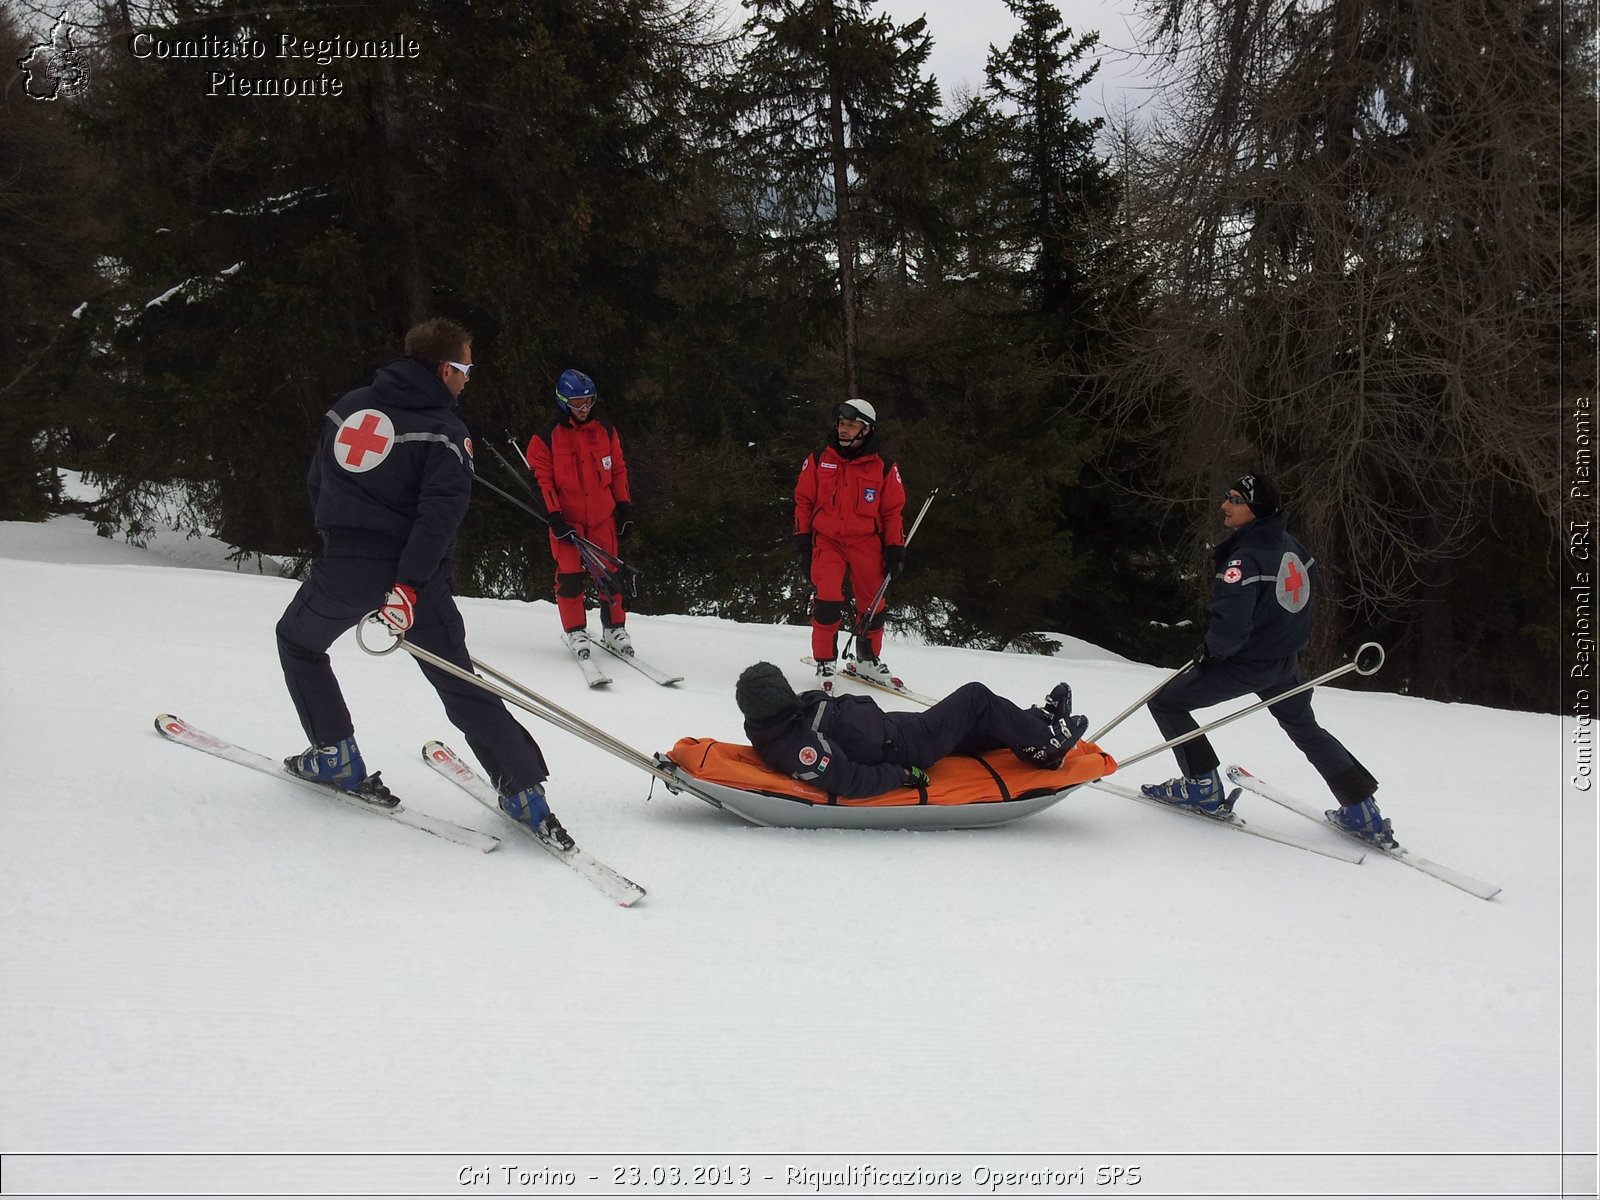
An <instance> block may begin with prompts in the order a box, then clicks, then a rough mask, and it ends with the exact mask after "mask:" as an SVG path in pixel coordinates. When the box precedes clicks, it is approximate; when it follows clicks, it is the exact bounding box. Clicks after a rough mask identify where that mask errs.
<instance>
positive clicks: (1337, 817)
mask: <svg viewBox="0 0 1600 1200" xmlns="http://www.w3.org/2000/svg"><path fill="white" fill-rule="evenodd" d="M1323 816H1325V817H1327V818H1328V823H1329V824H1330V825H1337V826H1338V827H1339V828H1340V829H1342V830H1344V831H1345V832H1346V833H1353V834H1355V835H1356V836H1357V837H1358V838H1360V839H1361V840H1362V841H1364V842H1371V843H1372V844H1373V845H1375V846H1387V847H1391V848H1392V847H1395V846H1398V845H1399V844H1400V843H1399V842H1397V841H1395V840H1394V828H1393V826H1391V825H1390V824H1389V819H1388V818H1387V817H1385V816H1384V815H1383V814H1382V813H1381V812H1379V811H1378V802H1377V800H1375V799H1374V798H1373V797H1371V796H1368V797H1367V798H1366V799H1365V800H1363V801H1362V802H1361V803H1360V804H1344V805H1341V806H1340V807H1338V808H1330V809H1328V811H1327V812H1325V813H1324V814H1323Z"/></svg>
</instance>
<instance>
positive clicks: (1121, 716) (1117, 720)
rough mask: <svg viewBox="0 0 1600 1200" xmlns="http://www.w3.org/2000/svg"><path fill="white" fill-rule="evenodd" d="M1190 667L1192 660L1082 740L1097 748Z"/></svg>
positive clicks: (1192, 664)
mask: <svg viewBox="0 0 1600 1200" xmlns="http://www.w3.org/2000/svg"><path fill="white" fill-rule="evenodd" d="M1192 666H1194V659H1192V658H1191V659H1190V660H1189V661H1188V662H1186V663H1184V664H1183V666H1181V667H1179V668H1178V669H1177V670H1176V671H1174V672H1173V673H1172V674H1171V675H1168V676H1167V677H1166V678H1165V679H1163V680H1162V681H1161V682H1160V683H1158V684H1156V685H1155V687H1153V688H1151V689H1150V690H1149V691H1148V692H1146V693H1145V694H1144V695H1142V696H1140V697H1139V698H1138V699H1137V700H1135V701H1134V702H1133V703H1132V704H1130V705H1128V707H1127V708H1125V709H1123V710H1122V711H1121V712H1119V713H1118V714H1117V715H1116V716H1114V717H1112V718H1111V720H1110V721H1109V722H1108V723H1107V724H1105V725H1103V726H1101V727H1100V728H1099V729H1098V730H1096V731H1095V732H1094V733H1093V734H1091V735H1090V736H1089V737H1086V738H1084V739H1083V740H1084V741H1086V742H1093V743H1094V744H1095V745H1096V746H1098V745H1099V744H1100V739H1101V738H1103V737H1105V735H1106V734H1108V733H1110V732H1111V731H1112V730H1113V729H1115V728H1116V727H1117V726H1118V725H1121V724H1122V723H1123V722H1124V721H1126V720H1127V719H1128V718H1129V717H1131V716H1132V715H1133V714H1134V713H1135V712H1137V711H1138V710H1139V709H1141V708H1143V707H1144V706H1145V705H1146V704H1148V703H1150V699H1151V697H1153V696H1154V695H1155V694H1156V693H1157V692H1159V691H1160V690H1161V689H1162V688H1164V687H1166V686H1167V684H1169V683H1171V682H1172V681H1173V680H1174V679H1176V678H1177V677H1178V676H1179V675H1182V674H1183V673H1184V672H1185V671H1187V670H1188V669H1189V668H1190V667H1192Z"/></svg>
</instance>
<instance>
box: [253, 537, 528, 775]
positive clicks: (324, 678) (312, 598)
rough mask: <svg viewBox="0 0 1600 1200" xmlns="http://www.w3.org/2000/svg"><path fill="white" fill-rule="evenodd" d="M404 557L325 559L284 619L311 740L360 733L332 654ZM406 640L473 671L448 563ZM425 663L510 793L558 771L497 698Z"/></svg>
mask: <svg viewBox="0 0 1600 1200" xmlns="http://www.w3.org/2000/svg"><path fill="white" fill-rule="evenodd" d="M397 562H398V560H397V559H396V558H395V557H393V556H386V557H381V558H362V557H355V556H346V555H328V556H326V557H323V558H320V559H318V560H317V562H316V565H315V566H313V567H312V569H311V576H310V578H308V579H307V580H306V581H305V582H304V583H303V584H301V585H300V590H299V591H298V592H297V593H295V597H294V599H293V600H292V601H290V602H289V607H288V608H287V609H285V610H284V614H283V616H282V617H281V618H280V619H279V621H278V628H277V634H278V660H279V661H280V662H281V663H282V664H283V678H284V682H285V683H287V684H288V685H289V696H290V698H291V699H292V700H293V701H294V707H295V711H296V712H297V713H298V714H299V715H300V725H301V727H302V728H303V729H304V730H305V731H306V737H307V738H309V739H310V741H311V744H312V745H313V746H328V745H332V744H333V743H334V742H336V741H338V740H339V739H340V738H345V737H349V736H351V735H352V734H353V733H354V732H355V726H354V723H353V722H352V721H351V719H350V709H349V708H348V707H347V706H346V705H345V701H344V694H343V693H342V692H341V691H340V690H339V681H338V680H337V679H336V678H335V677H334V674H333V666H332V664H331V663H330V662H329V660H328V653H327V651H328V647H329V646H331V645H333V643H334V642H335V641H337V640H338V638H339V637H340V636H342V635H343V634H344V633H345V632H346V631H347V630H349V629H352V628H354V627H355V625H356V623H357V622H359V621H360V620H361V619H362V618H363V617H365V616H366V615H367V614H368V613H370V612H372V611H373V610H374V609H376V608H378V607H379V606H380V605H381V604H382V603H383V598H384V596H385V595H386V594H387V593H388V591H389V589H390V588H391V587H393V586H394V580H395V570H396V566H397ZM381 636H384V637H387V636H388V635H387V634H383V635H381ZM406 640H407V641H409V642H410V643H411V644H412V645H414V646H418V647H420V648H421V649H423V650H427V651H430V652H432V653H434V654H437V655H438V656H439V657H440V658H443V659H445V660H447V661H448V662H452V663H454V664H455V665H456V666H458V667H461V668H462V669H463V670H467V671H470V670H472V662H471V656H470V655H469V654H468V653H467V638H466V627H465V625H464V623H463V622H462V620H461V613H460V611H459V610H458V609H457V608H456V602H455V597H453V596H452V595H451V594H450V566H449V564H448V563H446V564H445V565H444V566H443V567H441V568H440V570H439V571H438V572H437V573H436V574H435V575H434V577H433V578H432V579H430V580H428V582H427V583H425V584H423V586H422V587H420V588H419V589H417V605H416V623H415V624H414V625H412V627H411V629H410V631H409V632H408V633H407V634H406ZM417 665H418V666H420V667H421V668H422V674H423V675H424V676H425V677H426V678H427V680H428V682H429V683H430V684H432V685H433V690H434V691H436V692H438V693H439V699H440V700H441V701H442V702H443V703H444V711H445V715H446V716H448V717H449V718H450V723H451V724H452V725H454V726H455V727H456V728H457V729H459V730H460V731H461V732H462V734H463V735H464V736H465V737H466V739H467V745H468V746H470V747H471V748H472V752H473V754H475V755H477V757H478V761H479V762H481V763H482V764H483V766H484V768H485V770H486V771H487V772H488V777H489V779H490V781H491V782H492V783H493V784H494V785H495V787H496V789H498V790H499V791H500V793H501V794H502V795H504V794H506V793H509V792H515V791H520V790H521V789H523V788H525V787H532V786H533V785H535V784H539V783H543V782H544V781H545V779H546V778H547V777H548V776H549V774H550V772H549V769H548V768H547V767H546V766H545V761H544V755H543V753H541V751H540V750H539V745H538V743H537V742H535V741H534V740H533V736H532V735H531V734H530V733H529V732H528V731H527V730H526V729H524V728H523V727H522V726H521V724H519V723H518V722H517V720H516V719H515V718H514V717H512V715H511V713H510V712H509V711H508V710H507V708H506V706H505V705H504V704H503V703H501V701H500V699H499V698H498V697H496V696H493V695H490V694H489V693H488V692H486V691H484V690H483V689H481V688H479V687H476V686H474V685H473V684H470V683H468V682H467V681H466V680H464V679H457V678H456V677H455V676H454V675H451V674H449V673H448V672H446V671H441V670H440V669H439V668H438V667H435V666H433V665H431V664H428V663H424V662H421V661H418V663H417Z"/></svg>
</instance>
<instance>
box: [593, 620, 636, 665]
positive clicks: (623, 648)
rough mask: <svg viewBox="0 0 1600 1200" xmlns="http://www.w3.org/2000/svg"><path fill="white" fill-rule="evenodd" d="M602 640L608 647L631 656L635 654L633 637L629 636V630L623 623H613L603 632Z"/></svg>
mask: <svg viewBox="0 0 1600 1200" xmlns="http://www.w3.org/2000/svg"><path fill="white" fill-rule="evenodd" d="M600 640H601V642H603V643H604V644H605V646H606V648H607V649H610V650H613V651H615V652H616V653H618V654H623V655H627V656H629V657H632V655H633V639H632V638H631V637H629V636H628V631H627V630H626V629H625V628H623V627H622V626H621V625H613V626H611V628H609V629H607V630H605V631H604V632H603V633H601V635H600Z"/></svg>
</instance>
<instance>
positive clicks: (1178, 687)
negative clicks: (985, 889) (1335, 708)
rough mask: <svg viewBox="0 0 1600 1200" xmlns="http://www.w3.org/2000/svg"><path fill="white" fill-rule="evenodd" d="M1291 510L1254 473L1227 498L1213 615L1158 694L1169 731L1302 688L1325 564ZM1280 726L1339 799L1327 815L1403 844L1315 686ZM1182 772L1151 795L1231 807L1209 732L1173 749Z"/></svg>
mask: <svg viewBox="0 0 1600 1200" xmlns="http://www.w3.org/2000/svg"><path fill="white" fill-rule="evenodd" d="M1288 520H1289V514H1288V511H1287V510H1285V509H1284V508H1283V507H1282V496H1281V494H1280V493H1279V491H1278V488H1277V485H1276V484H1274V483H1273V482H1272V480H1270V479H1268V478H1266V477H1265V476H1264V475H1245V476H1243V477H1242V478H1240V479H1239V480H1238V481H1237V482H1235V483H1234V484H1233V486H1232V487H1230V488H1229V489H1228V491H1227V494H1226V495H1224V496H1223V497H1222V523H1223V524H1224V525H1225V526H1227V528H1228V529H1230V530H1232V532H1231V533H1230V534H1229V535H1228V537H1226V538H1224V539H1223V541H1222V542H1221V543H1220V544H1219V545H1218V546H1217V548H1216V550H1215V551H1214V552H1213V557H1214V559H1215V563H1216V573H1215V574H1214V575H1213V577H1212V580H1211V601H1210V604H1209V613H1210V620H1209V623H1208V624H1207V626H1206V638H1205V641H1204V642H1202V643H1201V644H1200V646H1199V648H1198V649H1197V650H1196V651H1195V661H1194V664H1193V665H1192V666H1191V667H1190V668H1189V669H1188V670H1186V671H1184V672H1183V673H1182V674H1181V675H1179V676H1178V677H1177V678H1175V679H1174V680H1173V681H1172V682H1171V683H1169V684H1167V686H1166V687H1164V688H1162V689H1161V690H1160V691H1159V692H1157V693H1156V694H1155V696H1154V697H1153V698H1152V699H1151V701H1150V715H1151V716H1152V717H1153V718H1155V723H1156V727H1157V728H1158V729H1160V730H1161V736H1162V737H1163V738H1164V739H1166V738H1175V737H1180V736H1182V735H1183V734H1185V733H1189V732H1191V731H1193V730H1195V729H1197V728H1199V726H1198V724H1197V723H1196V722H1195V719H1194V717H1193V716H1192V715H1191V714H1192V712H1193V710H1194V709H1197V708H1206V707H1209V706H1210V705H1213V704H1220V703H1222V702H1223V701H1225V700H1232V699H1235V698H1237V697H1239V696H1243V695H1246V694H1248V693H1250V692H1254V693H1255V694H1256V695H1257V696H1259V697H1260V698H1261V699H1263V700H1269V699H1271V698H1272V697H1273V696H1276V695H1279V694H1281V693H1283V692H1287V691H1292V690H1293V689H1294V688H1296V687H1298V686H1299V685H1300V651H1301V650H1303V649H1305V646H1306V643H1307V642H1308V641H1310V639H1311V600H1312V595H1313V592H1314V581H1315V578H1316V575H1315V567H1316V561H1315V560H1314V559H1313V558H1312V557H1311V556H1310V554H1308V553H1307V551H1306V548H1305V547H1304V546H1302V545H1301V544H1300V543H1299V542H1298V541H1296V540H1295V539H1294V538H1293V537H1291V536H1290V535H1289V532H1288V529H1287V524H1288ZM1267 711H1268V712H1270V713H1271V714H1272V715H1273V716H1275V717H1276V718H1278V724H1279V725H1281V726H1282V727H1283V731H1284V732H1285V733H1287V734H1288V735H1289V740H1290V741H1292V742H1293V743H1294V744H1295V745H1296V746H1297V747H1299V749H1300V750H1301V752H1302V753H1304V754H1305V756H1306V758H1308V759H1309V760H1310V761H1311V765H1312V766H1313V767H1315V768H1316V770H1317V773H1318V774H1320V775H1321V776H1322V777H1323V779H1325V780H1326V781H1327V784H1328V787H1329V789H1330V790H1331V791H1332V792H1333V794H1334V796H1335V797H1336V798H1337V799H1338V801H1339V807H1338V808H1336V809H1330V810H1329V811H1328V819H1329V820H1330V821H1332V822H1334V823H1335V824H1337V825H1339V826H1340V827H1341V828H1343V829H1345V830H1347V831H1349V832H1350V833H1354V834H1356V835H1357V836H1359V837H1362V838H1364V839H1366V840H1368V841H1371V842H1374V843H1377V844H1378V845H1385V846H1388V845H1394V844H1395V842H1394V832H1393V829H1392V828H1391V826H1390V823H1389V821H1388V820H1387V819H1386V818H1385V817H1384V816H1383V814H1382V813H1380V812H1379V811H1378V804H1377V801H1376V800H1375V799H1374V798H1373V792H1374V791H1376V790H1377V787H1378V781H1377V780H1376V779H1374V778H1373V777H1372V775H1371V773H1370V772H1368V770H1367V769H1366V768H1365V767H1364V766H1362V765H1361V764H1360V763H1359V762H1357V761H1356V759H1355V756H1354V755H1352V754H1351V753H1350V751H1348V750H1346V749H1345V748H1344V746H1343V744H1342V743H1340V741H1339V740H1338V739H1337V738H1335V737H1334V736H1333V735H1332V734H1331V733H1329V732H1328V731H1327V730H1325V729H1323V728H1322V727H1321V726H1320V725H1318V724H1317V719H1316V717H1315V716H1314V715H1313V714H1312V712H1311V693H1310V692H1301V693H1300V694H1299V695H1298V696H1291V697H1289V698H1288V699H1287V700H1284V701H1282V702H1281V703H1279V704H1274V705H1271V706H1269V707H1268V709H1267ZM1172 752H1173V754H1174V755H1176V756H1177V759H1178V768H1179V769H1180V770H1181V771H1182V772H1183V775H1182V776H1181V777H1179V778H1177V779H1169V780H1168V781H1167V782H1166V783H1161V784H1146V785H1145V786H1144V788H1143V791H1144V793H1145V795H1147V796H1150V797H1151V798H1153V799H1156V800H1162V801H1165V802H1166V803H1168V804H1176V805H1180V806H1183V807H1189V808H1196V809H1199V810H1201V811H1202V812H1206V813H1210V814H1216V813H1218V812H1221V811H1223V810H1224V809H1227V808H1228V807H1229V806H1230V800H1229V797H1228V795H1227V792H1226V789H1225V788H1224V787H1223V784H1222V777H1221V775H1220V774H1219V773H1218V771H1217V767H1218V765H1219V762H1218V759H1217V752H1216V751H1215V750H1213V749H1212V747H1211V743H1210V742H1209V741H1207V740H1206V739H1205V738H1203V737H1200V738H1195V739H1194V740H1193V741H1190V742H1185V743H1184V744H1183V745H1181V746H1174V747H1173V749H1172Z"/></svg>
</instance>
